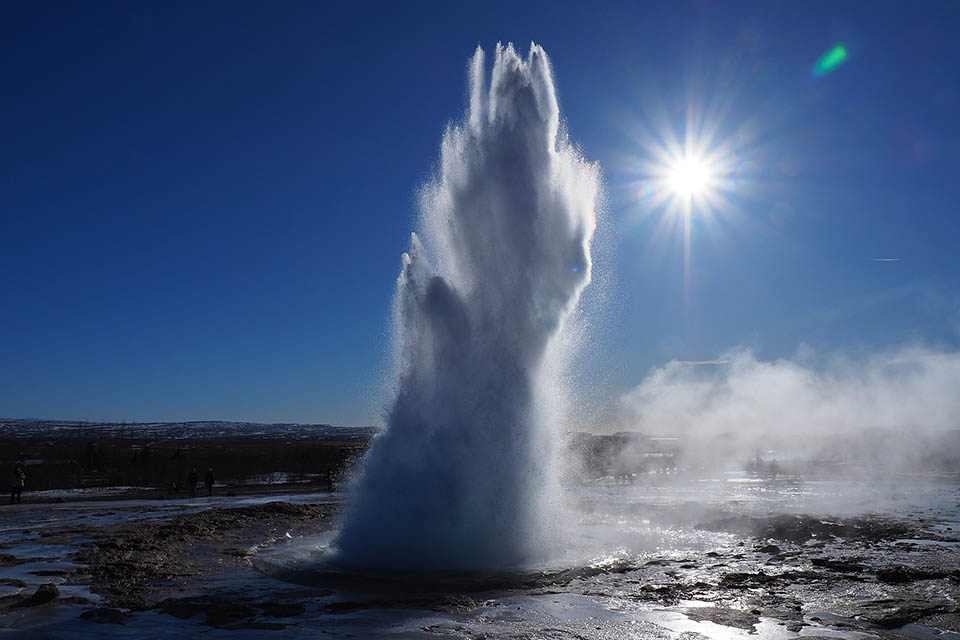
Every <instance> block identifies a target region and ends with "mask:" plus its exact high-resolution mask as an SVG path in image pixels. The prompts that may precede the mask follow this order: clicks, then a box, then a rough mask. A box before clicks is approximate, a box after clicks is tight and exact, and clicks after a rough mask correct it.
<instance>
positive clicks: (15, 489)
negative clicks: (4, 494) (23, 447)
mask: <svg viewBox="0 0 960 640" xmlns="http://www.w3.org/2000/svg"><path fill="white" fill-rule="evenodd" d="M26 480H27V473H26V471H24V470H23V464H22V463H19V462H18V463H17V466H15V467H14V468H13V473H12V474H11V476H10V504H14V503H16V504H21V503H22V502H23V500H22V497H21V494H22V493H23V485H24V484H26Z"/></svg>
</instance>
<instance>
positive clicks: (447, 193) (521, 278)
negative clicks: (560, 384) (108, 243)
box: [334, 45, 599, 569]
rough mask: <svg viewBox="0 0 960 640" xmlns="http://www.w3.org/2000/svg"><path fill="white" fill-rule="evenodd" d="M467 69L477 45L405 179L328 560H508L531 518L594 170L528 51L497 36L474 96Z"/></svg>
mask: <svg viewBox="0 0 960 640" xmlns="http://www.w3.org/2000/svg"><path fill="white" fill-rule="evenodd" d="M484 76H485V72H484V55H483V51H482V50H481V49H479V48H478V49H477V52H476V54H475V55H474V57H473V59H472V61H471V64H470V106H469V109H468V111H467V114H466V117H465V119H464V122H463V124H462V125H459V126H451V127H449V128H448V129H447V131H446V133H445V134H444V137H443V143H442V146H441V160H440V172H439V175H438V176H437V178H436V179H435V180H434V181H432V182H430V183H428V184H427V185H425V186H424V187H423V189H422V191H421V198H420V200H421V202H420V210H421V215H420V228H421V233H420V235H419V236H418V235H416V234H414V235H413V237H412V239H411V247H410V251H409V253H408V254H404V255H403V270H402V272H401V274H400V278H399V281H398V287H397V295H396V309H395V318H396V320H395V324H396V327H395V334H396V336H397V349H398V354H397V361H398V364H397V366H398V369H399V370H398V378H399V382H398V385H397V390H396V397H395V399H394V401H393V404H392V407H391V408H390V410H389V413H388V416H387V429H386V431H385V433H383V435H381V436H380V437H379V438H378V439H377V440H376V441H375V442H374V444H373V447H372V448H371V450H370V452H369V454H368V456H367V459H366V461H365V465H364V471H363V474H362V476H361V477H360V478H359V480H358V482H357V485H356V487H355V493H354V498H353V501H352V504H351V507H350V510H349V512H348V514H347V516H346V519H345V521H344V524H343V526H342V528H341V531H340V533H339V535H338V537H337V539H336V541H335V543H334V546H335V547H336V548H337V550H338V552H339V558H340V560H341V561H342V562H344V563H346V564H351V565H359V566H367V567H386V568H417V569H422V568H434V569H437V568H442V569H461V568H497V567H507V566H514V565H518V564H522V563H525V562H526V561H527V560H528V559H529V558H530V557H532V555H534V553H535V550H536V549H537V548H538V545H539V541H540V540H541V538H542V536H543V534H544V528H545V527H546V518H547V514H548V511H549V506H550V504H549V503H550V496H551V494H552V490H553V484H554V473H553V469H552V460H553V457H554V455H553V454H554V452H553V450H552V448H553V444H552V441H553V439H554V438H553V434H552V433H551V429H552V427H551V426H550V425H551V424H555V420H554V419H553V418H554V417H555V416H549V413H550V411H551V408H552V406H554V404H555V403H552V402H551V395H552V394H554V393H556V391H555V389H554V384H553V383H554V380H553V376H554V375H555V374H554V371H555V370H556V367H555V366H554V364H553V363H554V361H555V360H556V359H557V358H558V353H557V351H558V349H560V348H561V341H559V340H557V339H556V337H557V335H558V334H559V332H560V331H561V329H562V326H563V323H564V320H565V318H566V317H567V316H568V314H569V313H570V312H571V311H572V309H573V308H574V307H575V305H576V303H577V300H578V299H579V297H580V293H581V291H582V290H583V288H584V287H585V286H586V285H587V283H589V281H590V277H591V260H590V250H589V245H590V239H591V236H592V234H593V229H594V224H595V222H594V221H595V218H594V203H595V199H596V197H597V190H598V183H599V169H598V167H596V166H595V165H591V164H587V163H586V162H584V161H583V160H582V158H581V157H580V156H579V154H578V153H577V152H576V150H575V149H574V148H573V147H572V146H571V145H570V144H569V143H568V141H567V140H566V138H565V137H564V136H563V135H561V134H560V133H559V125H560V119H559V110H558V106H557V99H556V95H555V92H554V86H553V79H552V75H551V69H550V64H549V61H548V59H547V56H546V53H545V52H544V51H543V49H542V48H540V47H539V46H537V45H531V48H530V53H529V56H528V57H527V59H526V60H522V59H521V58H520V57H519V56H518V55H517V53H516V52H515V50H514V48H513V46H512V45H507V46H506V47H501V46H500V45H498V46H497V49H496V54H495V60H494V65H493V74H492V79H491V83H490V87H489V90H488V89H487V87H486V86H485V82H484ZM421 237H422V241H421ZM560 355H562V354H560Z"/></svg>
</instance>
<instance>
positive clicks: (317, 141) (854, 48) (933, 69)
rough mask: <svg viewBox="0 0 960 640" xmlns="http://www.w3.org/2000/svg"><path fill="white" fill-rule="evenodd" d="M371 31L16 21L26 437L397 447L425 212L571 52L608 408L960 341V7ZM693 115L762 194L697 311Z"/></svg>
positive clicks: (353, 11) (585, 13) (7, 370)
mask: <svg viewBox="0 0 960 640" xmlns="http://www.w3.org/2000/svg"><path fill="white" fill-rule="evenodd" d="M348 4H350V3H308V2H302V3H290V2H280V3H273V2H271V3H267V2H255V3H253V2H252V3H244V2H222V3H219V2H218V3H214V2H199V3H177V2H157V3H140V2H137V3H129V2H124V3H115V4H114V3H107V2H93V3H80V4H76V3H73V4H71V5H63V6H60V5H57V4H53V3H43V2H38V3H16V4H10V5H8V6H7V7H6V8H5V11H4V19H3V21H2V24H0V53H2V55H0V88H2V94H3V100H2V101H0V109H2V120H0V121H2V125H0V126H2V127H3V135H2V140H3V144H2V145H0V198H2V199H0V416H7V417H26V416H31V417H54V418H75V419H90V420H113V419H115V420H160V419H171V420H176V419H239V420H245V419H246V420H257V421H316V422H332V423H338V424H360V423H367V424H368V423H375V422H379V415H378V409H379V406H380V403H381V401H382V397H381V396H380V395H379V382H380V381H381V380H382V378H383V376H384V367H385V363H386V359H385V355H384V354H385V352H386V350H387V349H388V344H389V338H388V321H389V309H390V301H391V296H392V293H393V286H394V283H395V280H396V276H397V274H398V271H399V266H400V261H399V256H400V253H401V252H402V251H404V250H405V249H406V247H407V243H408V238H409V235H408V234H409V232H410V231H411V229H412V228H413V226H414V223H415V213H416V212H415V191H416V188H417V185H418V184H419V183H420V182H422V181H423V180H424V179H425V178H426V177H428V176H429V175H430V172H431V171H432V169H433V167H435V163H436V159H437V151H438V145H439V141H440V137H441V134H442V131H443V127H444V125H445V123H447V122H448V121H451V120H455V119H457V118H459V117H460V115H461V114H462V112H463V109H464V107H465V101H466V77H465V70H466V62H467V59H468V58H469V56H470V55H471V54H472V52H473V49H474V47H476V46H477V44H480V45H482V46H483V47H484V48H485V49H487V50H488V51H489V50H491V49H492V47H493V46H494V45H495V43H496V42H497V41H498V40H502V41H504V42H507V41H514V42H516V43H517V44H518V45H519V46H520V48H521V49H523V50H525V49H526V46H527V44H528V43H529V42H530V41H531V40H535V41H536V42H538V43H540V44H542V45H543V46H544V47H545V48H546V51H547V53H548V54H549V55H550V57H551V59H552V62H553V65H554V70H555V74H556V81H557V85H558V90H559V96H560V100H561V110H562V112H563V115H564V117H565V118H566V122H567V124H568V126H569V130H570V132H571V134H572V137H573V138H575V139H576V140H578V141H579V142H580V144H581V145H582V148H583V152H584V154H585V155H586V156H587V157H588V158H589V159H591V160H597V161H599V162H600V163H601V165H602V167H603V171H604V175H605V178H606V183H607V194H608V201H609V206H608V210H607V214H606V216H605V217H604V224H605V225H606V229H607V230H608V236H609V237H610V238H611V239H612V241H611V242H610V243H609V245H610V246H609V250H607V251H604V252H601V253H600V254H599V255H598V256H597V262H598V268H599V269H601V270H603V271H605V272H606V273H608V274H611V275H612V278H610V281H611V282H612V284H611V285H610V286H609V288H608V291H607V294H608V296H609V300H608V302H607V304H606V307H605V314H604V319H603V322H602V323H601V325H600V327H599V329H598V331H599V337H598V340H597V342H596V344H595V345H594V346H593V347H592V349H593V351H592V352H591V357H590V358H588V360H589V362H588V365H587V368H586V369H587V374H586V375H585V377H584V384H585V385H587V386H588V387H590V388H591V389H593V391H592V392H593V393H595V394H596V395H597V397H599V398H607V397H609V398H610V401H611V402H613V401H615V400H616V398H617V397H618V396H619V395H620V394H621V393H622V392H623V391H624V390H626V389H628V388H630V387H632V386H633V385H635V384H637V383H638V382H639V381H640V379H641V378H642V377H643V375H644V373H645V372H647V371H648V370H649V369H650V368H651V367H653V366H657V365H660V364H663V363H664V362H666V361H668V360H670V359H689V360H704V359H710V358H714V357H716V356H718V355H719V354H720V353H722V352H723V351H725V350H726V349H729V348H731V347H734V346H737V345H747V346H750V347H752V348H753V349H754V350H755V351H756V353H757V354H758V355H759V356H761V357H779V356H785V355H790V354H792V353H794V352H795V350H796V349H797V347H798V345H801V344H805V345H811V346H812V347H814V348H815V349H818V350H821V351H824V352H827V351H833V350H837V349H846V350H867V351H869V350H875V349H882V348H885V347H889V346H895V345H900V344H904V343H907V342H912V341H922V342H925V343H927V344H932V345H937V346H938V347H941V348H944V349H949V350H953V349H955V348H957V345H958V343H960V268H958V267H960V246H958V245H960V243H958V240H960V215H958V206H957V202H958V198H960V180H958V179H957V177H956V172H957V161H956V153H957V151H956V150H957V148H958V147H960V127H958V124H957V114H958V113H960V54H958V47H960V45H958V43H960V5H956V4H955V3H932V2H931V3H906V2H902V3H885V2H861V3H852V2H847V3H836V2H787V3H769V2H757V3H746V4H741V3H735V2H695V3H689V4H684V3H678V2H664V3H657V4H655V5H653V6H650V7H643V6H639V5H640V3H622V4H621V3H614V2H589V3H587V2H584V3H578V4H574V3H569V4H571V5H572V6H570V7H567V8H564V9H558V8H557V5H559V4H565V3H555V2H550V3H542V4H541V3H535V2H524V3H516V2H510V3H503V5H502V6H501V7H499V8H498V7H496V6H494V3H448V2H439V3H434V4H427V3H386V2H384V3H370V4H360V3H356V4H355V6H353V5H352V6H351V8H349V9H348V8H346V7H347V5H348ZM325 5H329V6H325ZM836 44H843V45H844V46H845V47H846V48H847V50H848V51H849V57H848V59H847V60H846V62H845V63H844V64H843V65H841V66H840V67H839V68H838V69H836V70H835V71H834V72H833V73H830V74H827V75H824V76H820V77H817V76H814V75H813V74H812V73H811V70H812V68H813V65H814V64H815V62H816V61H817V59H818V58H819V57H820V56H821V55H822V54H823V53H824V52H826V51H827V50H829V49H830V48H831V47H832V46H834V45H836ZM691 114H693V116H694V121H695V122H699V123H701V124H702V126H701V127H699V128H698V127H693V128H692V129H691V130H690V131H689V132H688V133H689V134H690V135H691V136H694V137H695V136H696V135H698V134H697V131H698V130H699V129H702V128H703V127H706V128H709V129H711V130H714V131H715V132H716V140H718V141H722V142H723V143H724V144H725V145H726V147H727V148H728V149H732V150H733V152H734V153H735V157H734V159H733V160H732V162H734V163H735V166H736V171H735V176H734V178H735V179H736V181H737V182H736V190H735V192H732V193H730V192H724V196H723V197H724V202H725V203H726V206H725V207H723V210H722V211H714V212H713V213H712V214H711V215H706V214H704V215H697V213H696V212H695V213H694V216H693V230H692V234H691V255H692V263H691V265H692V266H691V275H690V281H689V286H688V287H685V285H684V278H683V260H682V234H677V233H675V232H671V231H664V229H666V228H668V227H669V224H667V223H668V222H669V220H668V219H666V218H665V216H666V215H668V214H666V213H665V212H664V211H663V207H661V206H659V205H658V204H657V201H656V198H654V197H651V196H644V195H643V194H644V192H643V188H644V187H643V184H642V183H641V182H639V181H640V180H642V179H643V178H644V176H645V174H644V171H645V170H646V169H645V168H644V167H647V168H649V166H650V162H651V158H652V157H651V151H650V150H651V148H652V146H653V142H652V141H653V140H655V138H656V137H657V136H664V135H668V134H667V133H666V131H667V130H669V131H672V135H676V136H679V137H680V138H683V136H684V135H685V133H684V131H685V129H684V127H685V124H684V123H685V122H687V121H688V120H689V118H690V116H691ZM654 160H655V159H654ZM642 196H643V197H642ZM658 230H659V231H658ZM874 258H899V259H900V260H899V261H895V262H878V261H875V260H873V259H874Z"/></svg>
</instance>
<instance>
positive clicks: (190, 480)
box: [187, 467, 197, 498]
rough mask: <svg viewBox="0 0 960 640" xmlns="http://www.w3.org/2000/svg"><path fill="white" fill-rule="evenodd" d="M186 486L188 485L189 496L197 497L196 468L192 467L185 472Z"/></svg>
mask: <svg viewBox="0 0 960 640" xmlns="http://www.w3.org/2000/svg"><path fill="white" fill-rule="evenodd" d="M187 486H188V487H190V497H191V498H196V497H197V468H196V467H194V468H193V469H190V473H188V474H187Z"/></svg>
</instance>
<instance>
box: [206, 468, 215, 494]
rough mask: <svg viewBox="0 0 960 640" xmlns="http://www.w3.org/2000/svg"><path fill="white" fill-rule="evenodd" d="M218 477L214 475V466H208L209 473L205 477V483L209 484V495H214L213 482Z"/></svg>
mask: <svg viewBox="0 0 960 640" xmlns="http://www.w3.org/2000/svg"><path fill="white" fill-rule="evenodd" d="M216 479H217V477H216V476H215V475H213V467H207V475H206V477H205V478H204V479H203V482H204V484H206V485H207V497H210V496H212V495H213V483H214V482H215V481H216Z"/></svg>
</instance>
